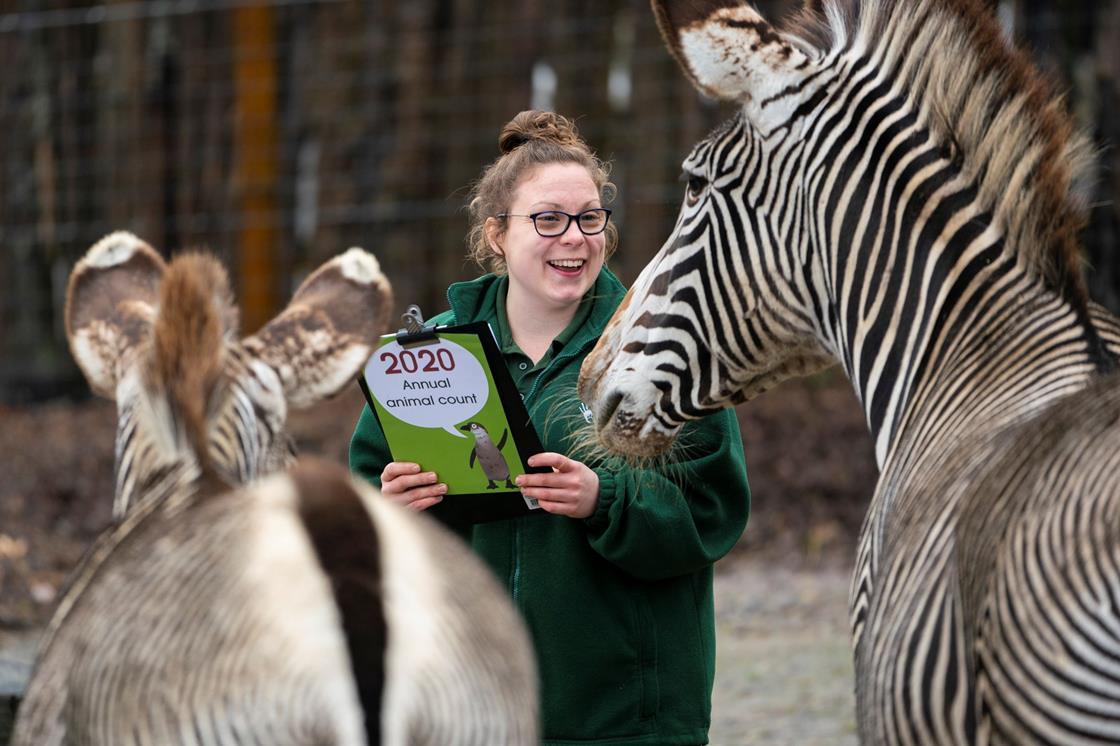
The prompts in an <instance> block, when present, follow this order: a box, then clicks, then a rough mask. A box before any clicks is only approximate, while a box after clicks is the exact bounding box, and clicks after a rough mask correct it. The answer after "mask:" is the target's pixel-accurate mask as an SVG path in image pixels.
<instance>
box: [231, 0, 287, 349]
mask: <svg viewBox="0 0 1120 746" xmlns="http://www.w3.org/2000/svg"><path fill="white" fill-rule="evenodd" d="M233 14H234V16H233V24H234V28H233V36H234V49H235V57H234V63H233V64H234V91H235V100H236V104H235V116H234V128H235V132H234V142H235V153H236V156H235V162H234V169H235V175H234V179H235V181H234V183H235V184H236V187H237V189H238V193H239V194H240V207H241V232H240V239H239V242H238V245H239V249H240V257H239V261H238V268H239V283H238V284H239V287H240V296H241V320H242V326H243V331H245V332H252V331H255V330H256V329H258V328H260V326H261V325H262V324H264V322H265V321H267V320H268V319H269V318H270V317H271V316H272V314H273V313H274V312H275V311H276V294H277V293H276V291H277V268H276V263H277V259H278V257H279V256H280V253H279V251H278V250H277V249H278V247H277V245H276V244H277V239H278V236H279V231H278V230H277V226H276V223H277V220H278V217H279V215H278V208H277V196H276V180H277V176H278V173H279V169H278V165H277V158H278V152H277V150H278V145H279V136H278V132H277V103H276V94H277V70H276V67H277V65H276V24H275V18H274V14H273V9H272V8H271V7H269V6H268V5H266V4H265V3H263V2H258V3H252V4H248V5H245V6H242V7H239V8H237V9H235V10H234V11H233Z"/></svg>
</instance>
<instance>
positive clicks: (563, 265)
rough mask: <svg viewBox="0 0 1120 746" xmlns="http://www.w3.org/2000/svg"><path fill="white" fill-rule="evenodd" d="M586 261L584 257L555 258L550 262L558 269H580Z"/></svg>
mask: <svg viewBox="0 0 1120 746" xmlns="http://www.w3.org/2000/svg"><path fill="white" fill-rule="evenodd" d="M584 261H585V260H584V259H553V260H552V261H551V262H549V264H551V265H552V266H553V267H556V268H557V269H579V268H580V267H582V266H583V264H584Z"/></svg>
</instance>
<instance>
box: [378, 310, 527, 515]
mask: <svg viewBox="0 0 1120 746" xmlns="http://www.w3.org/2000/svg"><path fill="white" fill-rule="evenodd" d="M415 336H416V335H414V340H413V341H410V340H409V338H408V337H405V336H402V337H400V339H398V335H388V336H386V337H383V338H382V341H381V345H380V346H379V347H378V349H377V350H376V351H375V352H374V354H373V355H372V356H371V357H370V359H369V361H368V362H367V363H366V366H365V369H364V371H363V375H362V381H361V382H362V389H363V391H364V392H365V394H366V398H367V400H368V401H369V403H370V407H371V408H372V409H373V412H374V414H375V415H376V416H377V419H378V422H379V423H380V424H381V428H382V430H383V431H384V433H385V439H386V440H387V441H388V443H389V449H390V451H391V453H392V456H393V460H394V461H412V462H415V463H418V464H420V467H421V468H422V469H423V470H425V471H434V472H435V473H436V474H437V475H438V477H439V480H440V481H441V482H444V483H445V484H447V494H446V495H445V496H444V499H443V501H442V502H441V503H440V504H439V505H437V506H436V507H435V508H433V509H432V510H433V511H435V512H436V513H445V514H446V515H447V518H449V519H451V520H453V521H464V522H468V523H476V522H480V521H484V520H496V519H498V518H507V517H512V516H513V515H517V514H522V513H525V512H527V511H530V510H535V509H537V505H536V501H534V500H530V499H527V498H525V497H524V496H522V495H521V492H520V491H519V490H518V489H517V487H516V485H515V484H514V480H515V479H516V478H517V476H518V475H520V474H524V473H525V472H526V471H531V469H530V468H529V467H528V466H527V464H526V463H525V461H526V459H528V457H529V456H530V455H532V454H533V453H539V452H540V451H541V450H542V449H541V447H540V442H539V439H538V437H537V435H536V432H535V431H534V430H533V427H532V424H531V423H530V422H529V416H528V413H527V412H526V411H525V407H524V405H523V404H522V402H521V396H520V394H519V393H518V392H517V389H516V386H515V385H514V384H513V381H512V379H511V378H510V376H509V372H508V371H507V370H506V368H505V364H504V362H503V361H502V359H501V353H500V352H499V351H498V349H497V345H496V344H495V342H494V338H493V334H492V333H491V331H490V327H489V326H488V325H486V324H471V325H464V326H458V327H445V328H442V329H437V330H435V332H434V333H428V334H424V335H419V336H420V337H421V338H420V339H415Z"/></svg>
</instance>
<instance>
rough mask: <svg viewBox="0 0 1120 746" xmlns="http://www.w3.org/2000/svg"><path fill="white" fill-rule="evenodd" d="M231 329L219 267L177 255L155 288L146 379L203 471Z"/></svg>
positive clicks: (233, 322) (232, 314)
mask: <svg viewBox="0 0 1120 746" xmlns="http://www.w3.org/2000/svg"><path fill="white" fill-rule="evenodd" d="M236 329H237V307H236V306H235V305H234V304H233V300H232V293H231V292H230V287H229V278H228V276H227V275H226V271H225V269H224V268H223V267H222V266H221V264H219V263H218V261H217V260H216V259H214V258H213V257H211V256H207V255H205V254H199V253H186V254H181V255H179V256H178V257H176V258H175V259H174V260H173V261H172V262H171V263H170V264H169V265H168V267H167V272H166V274H165V275H164V277H163V282H162V283H161V285H160V300H159V311H158V315H157V317H156V322H155V326H154V329H153V336H152V338H153V345H152V350H153V355H152V358H151V360H150V366H149V368H148V381H149V385H150V386H152V387H153V388H154V389H155V390H162V391H165V392H166V393H167V399H168V402H169V404H170V405H171V407H172V409H173V411H174V412H175V414H176V416H177V417H178V418H180V420H181V424H182V426H183V428H184V430H185V432H186V435H187V438H188V440H189V446H190V447H191V449H192V450H193V452H194V454H195V456H196V457H197V458H198V460H199V465H200V466H201V467H202V469H203V472H204V473H205V472H206V471H207V467H208V466H209V459H208V452H209V448H208V446H207V441H208V438H207V426H206V422H207V412H208V410H209V408H210V406H212V404H213V397H214V395H215V394H216V393H217V392H218V391H219V390H220V389H221V388H222V384H223V368H224V347H225V345H224V341H225V340H226V339H227V338H229V337H232V336H233V335H234V334H235V333H236Z"/></svg>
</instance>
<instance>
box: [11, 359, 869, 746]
mask: <svg viewBox="0 0 1120 746" xmlns="http://www.w3.org/2000/svg"><path fill="white" fill-rule="evenodd" d="M361 401H362V400H361V395H360V393H359V392H358V390H357V387H356V386H355V387H354V388H353V389H352V390H350V391H347V392H345V393H343V394H341V395H340V396H338V397H337V398H335V399H334V400H332V401H330V402H327V403H325V404H322V405H319V406H317V407H315V408H314V409H313V410H312V411H309V412H302V413H298V412H297V413H293V415H292V417H291V421H290V423H289V424H290V429H291V431H292V433H293V434H294V435H295V437H296V440H297V444H298V446H299V448H300V450H301V451H302V452H304V453H315V454H319V455H324V456H326V457H328V458H333V459H337V460H339V461H340V462H344V461H345V456H346V446H347V442H348V439H349V435H350V432H351V429H352V427H353V425H354V422H355V420H356V417H357V413H358V411H359V410H360V407H361ZM738 414H739V420H740V424H741V427H742V431H743V440H744V442H745V443H746V457H747V468H748V473H749V476H750V482H751V488H752V492H753V498H752V514H751V519H750V523H749V525H748V527H747V531H746V533H745V534H744V536H743V539H742V540H741V541H740V543H739V544H738V545H737V547H736V548H735V550H734V551H733V552H732V554H731V555H729V556H728V557H727V558H725V559H724V560H722V561H721V562H720V564H719V565H718V566H717V606H718V612H719V625H720V631H719V640H720V642H719V644H720V672H719V674H718V675H719V679H718V680H717V688H716V695H715V705H714V722H713V728H712V743H713V744H716V745H717V746H719V745H720V744H727V745H728V746H740V745H742V744H749V743H767V744H777V743H800V744H806V743H822V744H824V743H830V744H831V743H844V742H846V741H845V739H849V738H851V729H852V727H853V726H852V723H851V716H850V711H851V705H850V674H849V673H848V669H847V668H845V666H848V667H850V663H849V662H848V655H847V647H846V645H847V643H846V638H847V633H846V622H845V620H844V614H845V610H844V606H845V599H846V594H847V573H848V568H849V567H850V565H851V561H852V557H853V555H854V545H855V539H856V535H857V532H858V530H859V526H860V522H861V520H862V516H863V512H864V509H865V507H866V503H867V500H868V498H869V496H870V493H871V489H872V487H873V485H874V483H875V478H876V477H875V475H876V472H875V466H874V462H873V457H872V449H871V439H870V436H869V435H868V434H867V431H866V426H865V424H864V420H863V415H862V412H861V411H860V409H859V406H858V404H857V402H856V400H855V397H854V396H853V394H852V393H851V390H850V386H849V384H848V382H847V380H846V379H845V378H844V377H843V375H842V374H841V373H840V372H839V371H837V370H832V371H827V372H825V373H824V374H821V375H818V376H816V377H814V378H811V379H806V380H801V381H792V382H789V383H786V384H784V385H783V386H781V387H779V388H778V389H777V390H775V391H772V392H769V393H767V394H765V395H763V396H762V397H760V398H759V399H757V400H755V401H754V402H750V403H748V404H746V405H743V406H741V407H740V408H739V411H738ZM115 425H116V415H115V410H114V407H113V405H112V404H111V403H109V402H106V401H102V400H97V399H87V400H83V401H79V402H69V401H64V400H57V401H52V402H48V403H45V404H41V405H37V406H34V407H20V408H10V407H9V408H3V407H0V454H3V457H2V458H3V461H2V473H3V475H4V478H3V479H2V480H0V646H3V645H4V641H5V639H8V640H15V641H18V644H21V645H23V654H26V653H27V645H28V642H27V641H28V640H33V639H34V635H35V632H36V630H37V629H38V628H39V627H40V626H41V625H42V624H43V623H45V621H46V620H47V619H48V618H49V616H50V613H51V611H52V610H53V607H54V603H55V600H56V597H57V595H58V593H59V589H60V587H61V586H62V584H63V583H64V581H65V579H66V576H67V574H68V573H69V572H70V570H71V569H72V568H73V567H74V566H75V564H76V563H77V562H78V560H79V558H80V557H81V555H82V553H83V551H84V550H85V548H86V546H87V545H88V544H89V542H90V541H91V540H92V539H93V537H94V536H95V535H96V534H97V532H99V531H100V530H101V529H102V528H103V527H104V526H106V525H107V523H108V521H109V517H110V507H111V500H112V493H113V437H114V428H115ZM818 679H822V680H824V681H825V682H826V683H825V684H820V683H817V680H818ZM776 682H780V683H776ZM829 682H831V683H829ZM791 703H793V704H791ZM791 708H792V709H791ZM814 713H815V714H814ZM780 734H784V735H780Z"/></svg>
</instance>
